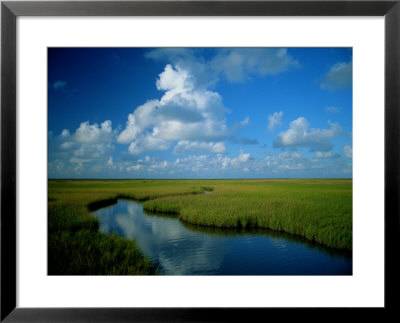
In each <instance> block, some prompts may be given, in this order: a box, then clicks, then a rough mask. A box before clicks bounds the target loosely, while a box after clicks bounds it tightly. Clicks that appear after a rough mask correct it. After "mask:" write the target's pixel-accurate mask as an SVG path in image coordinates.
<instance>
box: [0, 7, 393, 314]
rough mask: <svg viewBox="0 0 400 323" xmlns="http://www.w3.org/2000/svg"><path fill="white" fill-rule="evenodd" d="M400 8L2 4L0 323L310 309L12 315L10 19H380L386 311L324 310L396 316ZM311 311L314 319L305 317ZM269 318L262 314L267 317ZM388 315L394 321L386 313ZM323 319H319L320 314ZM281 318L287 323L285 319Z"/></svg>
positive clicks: (13, 46)
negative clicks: (382, 30) (382, 36)
mask: <svg viewBox="0 0 400 323" xmlns="http://www.w3.org/2000/svg"><path fill="white" fill-rule="evenodd" d="M399 2H400V0H395V1H387V0H380V1H368V0H367V1H362V0H361V1H332V0H330V1H329V0H328V1H323V0H322V1H321V0H317V1H315V0H314V1H301V0H297V1H268V0H263V1H86V2H85V1H78V2H77V1H69V2H68V1H66V2H60V1H42V2H39V1H26V2H25V1H2V2H1V241H0V243H1V281H0V283H1V285H0V289H1V294H0V297H1V308H0V309H1V317H0V320H1V321H5V322H30V321H35V322H87V321H90V322H91V321H96V322H132V321H133V322H143V321H144V322H171V321H173V322H186V321H188V322H189V321H196V322H203V321H204V322H205V321H213V322H221V321H227V322H233V321H243V320H245V321H253V320H254V321H258V320H264V319H265V320H266V319H269V318H270V316H267V315H270V314H271V313H274V314H278V315H279V316H281V315H285V316H287V315H288V314H287V313H285V314H283V313H282V311H284V310H285V311H287V310H289V312H290V315H296V319H299V318H300V316H304V318H306V317H307V316H308V317H309V316H310V315H315V309H312V308H308V309H299V308H297V309H295V308H293V309H288V308H281V309H277V308H275V309H271V308H262V309H260V308H257V309H256V308H251V309H249V308H234V309H230V308H213V309H210V308H57V309H50V308H17V307H16V298H17V291H16V240H17V237H16V188H17V187H16V185H17V184H16V162H17V160H16V134H17V129H16V81H17V80H16V37H17V30H16V19H17V17H19V16H384V19H385V156H384V157H385V179H384V180H385V264H384V265H385V306H384V308H382V309H381V308H375V309H354V308H353V309H341V311H340V313H339V312H338V309H331V308H327V309H323V310H324V311H326V312H328V315H329V316H330V318H337V319H339V318H342V315H343V313H341V312H342V311H345V313H347V315H348V314H351V312H352V311H355V310H363V312H364V313H365V314H364V315H368V317H369V318H371V319H374V318H379V319H380V320H382V319H383V317H382V316H381V315H382V314H385V315H386V314H388V313H389V312H394V311H396V307H397V306H398V296H397V295H398V288H399V278H398V276H399V273H400V268H399V261H398V255H399V250H398V247H399V246H400V244H399V230H400V221H399V218H400V216H399V214H400V212H399V206H400V194H399V178H400V167H399V166H400V145H399V130H398V129H399V121H400V113H399V111H400V109H399V108H400V64H399V63H400V3H399ZM310 310H313V311H314V312H313V313H311V312H310ZM266 311H268V313H266ZM391 314H393V313H391ZM323 315H326V313H324V314H323ZM285 318H287V317H285Z"/></svg>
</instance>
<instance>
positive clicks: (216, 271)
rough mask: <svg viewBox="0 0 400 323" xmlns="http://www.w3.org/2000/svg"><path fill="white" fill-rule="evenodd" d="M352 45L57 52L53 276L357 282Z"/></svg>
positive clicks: (51, 92)
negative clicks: (343, 278)
mask: <svg viewBox="0 0 400 323" xmlns="http://www.w3.org/2000/svg"><path fill="white" fill-rule="evenodd" d="M352 74H353V51H352V48H351V47H324V48H322V47H321V48H317V47H315V48H314V47H310V48H307V47H298V48H297V47H289V48H272V47H234V48H228V47H220V48H217V47H212V48H211V47H207V48H200V47H187V48H182V47H154V48H142V47H134V48H129V47H127V48H112V47H101V48H93V47H91V48H90V47H79V48H75V47H49V48H48V49H47V81H48V84H47V91H48V92H47V104H48V106H47V109H48V129H47V130H48V143H47V144H48V165H47V169H48V228H47V230H48V275H352V272H353V264H352V241H353V234H352V232H353V225H352V224H353V220H352V218H353V216H352V211H353V210H352V202H353V189H352V188H353V183H352V176H353V169H352V167H353V165H352V152H353V143H352V131H353V126H352V124H353V105H352V101H353V78H352Z"/></svg>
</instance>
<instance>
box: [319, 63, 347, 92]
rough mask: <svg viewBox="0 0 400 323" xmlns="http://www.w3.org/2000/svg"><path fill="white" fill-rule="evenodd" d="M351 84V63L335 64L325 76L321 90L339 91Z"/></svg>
mask: <svg viewBox="0 0 400 323" xmlns="http://www.w3.org/2000/svg"><path fill="white" fill-rule="evenodd" d="M352 82H353V63H352V62H349V63H337V64H335V65H334V66H332V68H331V69H330V70H329V72H328V73H327V74H326V75H325V77H324V79H323V80H322V83H321V88H323V89H328V90H340V89H344V88H347V87H349V86H351V84H352Z"/></svg>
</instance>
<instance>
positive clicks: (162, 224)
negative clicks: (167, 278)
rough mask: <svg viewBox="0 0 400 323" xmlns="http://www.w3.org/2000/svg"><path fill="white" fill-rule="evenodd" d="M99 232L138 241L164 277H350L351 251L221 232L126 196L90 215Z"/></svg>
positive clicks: (282, 237)
mask: <svg viewBox="0 0 400 323" xmlns="http://www.w3.org/2000/svg"><path fill="white" fill-rule="evenodd" d="M93 214H94V215H95V216H97V217H98V218H99V220H100V230H101V231H102V232H106V233H114V234H116V235H118V236H123V237H127V238H130V239H134V240H136V242H137V243H138V245H139V247H140V249H141V250H142V252H143V253H144V254H145V255H146V256H147V257H148V258H149V259H151V260H152V261H153V262H154V263H156V264H157V265H158V269H159V273H160V274H164V275H351V273H352V259H351V254H350V253H345V252H339V251H337V250H333V249H329V248H324V247H322V246H320V245H317V244H313V243H311V242H309V241H307V240H305V239H301V238H297V237H294V236H292V235H286V234H281V233H276V232H271V231H267V230H240V231H238V230H225V229H224V230H222V229H217V228H208V227H200V226H194V225H190V224H187V223H183V222H182V221H180V220H178V218H177V217H169V216H164V215H150V214H146V213H144V212H143V205H142V204H139V203H136V202H133V201H127V200H118V202H117V204H115V205H113V206H110V207H106V208H103V209H99V210H97V211H96V212H94V213H93Z"/></svg>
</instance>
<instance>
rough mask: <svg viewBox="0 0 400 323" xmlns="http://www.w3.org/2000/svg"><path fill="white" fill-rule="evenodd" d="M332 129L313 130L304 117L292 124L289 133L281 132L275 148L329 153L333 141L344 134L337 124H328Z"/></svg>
mask: <svg viewBox="0 0 400 323" xmlns="http://www.w3.org/2000/svg"><path fill="white" fill-rule="evenodd" d="M328 123H329V125H330V126H331V127H330V129H313V128H310V124H309V123H308V121H307V120H306V119H305V118H304V117H299V118H298V119H296V120H294V121H292V122H291V123H290V127H289V129H288V130H287V131H284V132H281V133H280V134H279V136H278V138H277V139H276V140H275V141H274V147H275V148H284V147H288V148H300V147H304V148H310V150H311V151H329V150H331V149H332V148H333V145H332V142H331V141H332V139H333V138H335V137H337V136H339V135H340V134H341V133H342V128H341V127H340V126H339V124H337V123H332V122H328Z"/></svg>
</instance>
